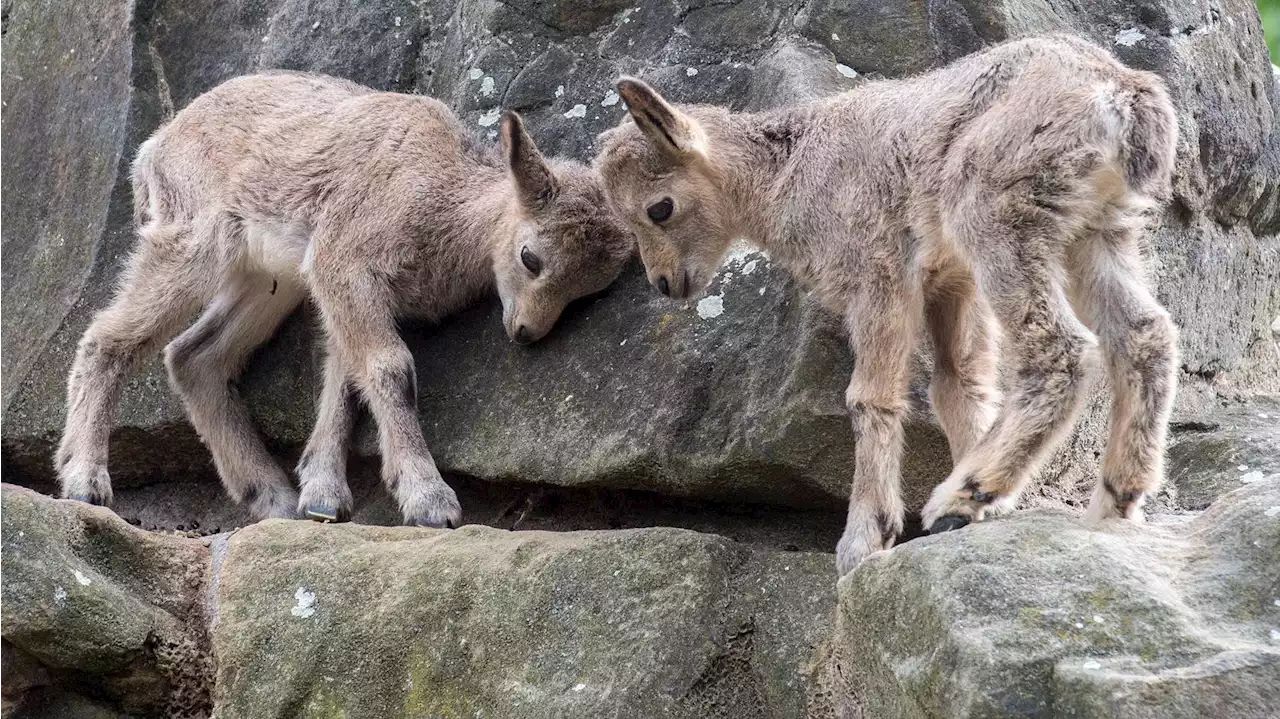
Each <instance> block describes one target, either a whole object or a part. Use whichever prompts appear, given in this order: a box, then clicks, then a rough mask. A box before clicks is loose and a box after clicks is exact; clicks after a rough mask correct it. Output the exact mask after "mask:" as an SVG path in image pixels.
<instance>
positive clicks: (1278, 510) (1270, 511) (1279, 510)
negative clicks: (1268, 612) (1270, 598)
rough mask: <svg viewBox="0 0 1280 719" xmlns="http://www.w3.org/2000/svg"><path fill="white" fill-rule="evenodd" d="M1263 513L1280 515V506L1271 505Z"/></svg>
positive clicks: (1272, 515)
mask: <svg viewBox="0 0 1280 719" xmlns="http://www.w3.org/2000/svg"><path fill="white" fill-rule="evenodd" d="M1263 514H1265V515H1267V516H1268V517H1276V516H1280V506H1276V507H1270V508H1268V509H1267V511H1265V512H1263ZM1276 604H1277V605H1280V601H1277V602H1276Z"/></svg>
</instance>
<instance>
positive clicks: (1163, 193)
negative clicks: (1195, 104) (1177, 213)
mask: <svg viewBox="0 0 1280 719" xmlns="http://www.w3.org/2000/svg"><path fill="white" fill-rule="evenodd" d="M1122 91H1123V93H1124V94H1125V95H1127V99H1128V100H1129V108H1130V112H1131V113H1132V114H1131V115H1130V123H1129V130H1128V133H1127V134H1126V135H1125V136H1124V138H1123V140H1122V142H1123V144H1122V147H1121V157H1122V159H1123V160H1124V169H1125V179H1126V180H1127V181H1128V184H1129V187H1130V189H1132V190H1133V191H1135V192H1138V193H1141V194H1143V195H1147V196H1148V197H1151V198H1154V199H1164V198H1167V197H1168V196H1169V194H1170V193H1171V191H1172V189H1173V164H1174V153H1175V151H1176V150H1177V145H1178V118H1177V115H1176V114H1175V113H1174V109H1173V102H1172V101H1171V100H1170V99H1169V92H1168V91H1167V90H1166V89H1165V86H1164V82H1163V81H1162V80H1160V78H1159V77H1157V76H1156V75H1154V74H1152V73H1149V72H1135V73H1134V75H1133V79H1132V80H1131V81H1130V82H1128V83H1126V84H1125V86H1124V87H1123V88H1122Z"/></svg>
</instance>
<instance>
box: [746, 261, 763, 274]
mask: <svg viewBox="0 0 1280 719" xmlns="http://www.w3.org/2000/svg"><path fill="white" fill-rule="evenodd" d="M759 263H760V260H751V261H750V262H748V263H747V264H745V265H743V266H742V274H744V275H749V274H751V273H752V272H755V271H756V265H758V264H759Z"/></svg>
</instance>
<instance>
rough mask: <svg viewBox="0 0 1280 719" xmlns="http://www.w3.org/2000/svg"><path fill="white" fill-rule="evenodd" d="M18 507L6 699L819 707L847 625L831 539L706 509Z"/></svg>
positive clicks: (238, 712) (664, 711) (330, 705)
mask: <svg viewBox="0 0 1280 719" xmlns="http://www.w3.org/2000/svg"><path fill="white" fill-rule="evenodd" d="M3 512H4V518H5V522H4V543H3V545H2V546H3V553H4V556H3V560H4V567H5V580H4V605H5V613H4V621H3V630H4V631H3V638H4V642H5V647H4V657H5V674H4V692H5V699H6V703H7V705H8V707H9V708H8V710H7V711H6V716H9V712H15V714H14V715H15V716H27V717H42V718H43V717H48V718H50V719H52V717H63V716H68V714H63V713H60V712H64V711H66V712H70V711H71V709H69V708H67V707H79V708H78V709H76V710H77V711H83V712H88V711H89V710H90V709H92V708H93V707H95V706H96V707H97V708H98V709H100V710H101V711H103V712H107V714H106V715H107V716H120V715H121V714H120V713H116V712H123V713H131V714H132V713H136V714H138V715H143V716H165V717H182V716H208V713H209V711H210V710H211V709H216V712H217V715H218V716H220V717H227V718H230V717H262V716H289V717H328V716H347V717H378V718H379V719H383V718H389V717H423V716H431V717H474V716H477V715H481V716H499V717H513V718H515V717H597V716H677V717H690V719H693V718H694V717H698V718H699V719H702V718H707V717H726V718H729V717H733V718H735V719H737V718H752V717H759V718H760V719H772V718H773V717H803V716H805V715H806V706H807V702H808V698H809V697H810V696H811V695H812V694H813V693H814V685H813V677H814V675H815V672H816V670H817V666H818V665H817V664H815V662H814V660H815V657H816V656H817V649H818V647H819V646H820V645H821V644H822V643H823V642H824V641H825V639H826V637H827V636H828V635H829V634H830V632H831V621H832V613H831V609H832V606H833V603H834V596H833V595H832V592H831V587H832V582H833V577H832V574H831V558H830V556H829V555H827V554H820V553H813V552H786V551H776V550H767V549H762V548H756V547H753V546H752V545H747V544H739V543H735V542H733V541H731V540H728V539H725V538H723V537H718V536H715V535H711V534H702V533H698V532H692V531H688V530H682V529H669V528H652V529H636V530H622V531H604V532H507V531H502V530H498V529H492V528H489V527H483V526H468V527H464V528H462V529H459V530H457V531H453V532H448V531H430V530H416V529H409V528H402V527H395V528H386V527H370V526H362V525H356V524H347V525H340V526H326V525H318V524H314V523H310V522H305V521H270V522H265V523H260V524H256V525H253V526H252V527H248V528H246V529H242V530H240V531H237V532H235V533H233V534H230V535H226V534H220V535H216V536H213V537H210V538H206V539H183V538H178V537H175V536H161V535H156V534H152V533H148V532H145V531H143V530H140V529H135V528H133V527H131V526H129V525H128V524H126V523H125V522H124V521H123V520H121V519H119V518H118V517H116V516H115V515H114V514H112V513H111V512H109V511H108V510H105V509H101V508H93V507H89V506H86V505H82V504H78V503H72V502H69V501H59V500H51V499H48V498H46V497H43V496H41V495H38V494H35V493H34V492H30V491H27V490H24V489H19V488H15V487H12V486H11V485H5V486H4V488H3ZM215 666H216V674H215ZM215 679H216V681H215ZM72 716H74V715H72ZM85 716H92V715H91V714H85Z"/></svg>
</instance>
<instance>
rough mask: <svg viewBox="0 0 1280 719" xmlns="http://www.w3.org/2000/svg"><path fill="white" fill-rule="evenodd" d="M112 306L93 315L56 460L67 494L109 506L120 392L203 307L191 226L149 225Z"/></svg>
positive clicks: (69, 388) (77, 365)
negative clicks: (140, 364)
mask: <svg viewBox="0 0 1280 719" xmlns="http://www.w3.org/2000/svg"><path fill="white" fill-rule="evenodd" d="M139 235H140V241H139V244H138V247H137V249H136V250H134V254H133V256H132V257H131V258H130V260H129V265H128V267H127V268H126V269H125V271H124V274H123V276H122V280H121V283H120V290H119V291H118V292H117V294H116V297H115V299H114V300H113V301H112V303H111V305H109V306H108V307H106V308H105V309H103V310H102V311H101V312H99V313H98V315H97V316H96V317H95V318H94V320H93V323H92V324H90V325H89V329H88V330H86V331H85V333H84V337H82V338H81V339H80V345H79V347H78V349H77V351H76V358H75V363H74V364H73V365H72V368H71V374H70V377H69V378H68V380H67V423H66V428H65V429H64V430H63V433H62V441H61V443H60V444H59V447H58V452H57V455H56V458H55V465H56V469H57V472H58V479H59V482H60V484H61V485H62V496H64V497H70V498H72V499H79V500H81V501H85V502H91V503H93V504H110V503H111V499H112V492H111V477H110V475H109V474H108V473H107V454H108V441H109V438H110V435H111V425H112V423H113V421H114V418H115V410H116V404H117V403H118V402H119V399H120V389H121V387H122V386H123V385H124V383H125V381H126V380H127V379H128V377H129V374H130V372H131V371H132V370H133V369H134V367H135V366H136V365H137V362H138V359H139V358H140V357H141V356H143V355H144V354H147V353H149V352H151V351H154V349H155V348H156V347H158V346H159V345H160V344H161V343H163V342H165V341H166V340H168V339H169V337H172V336H173V334H174V333H175V332H177V331H178V328H179V327H181V326H182V324H183V323H184V322H186V321H187V320H188V319H189V318H190V317H191V315H192V314H194V313H195V312H196V310H197V309H198V308H199V306H200V301H201V299H202V296H203V295H202V293H203V287H202V285H201V283H200V282H199V280H197V279H196V278H194V277H192V276H191V275H192V273H191V271H192V269H194V268H193V267H192V265H193V264H195V263H196V262H197V259H196V258H194V257H193V255H192V253H191V251H190V247H191V244H190V239H191V229H190V227H188V226H186V225H164V226H161V225H149V226H147V227H144V228H142V229H141V230H140V231H139Z"/></svg>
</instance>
